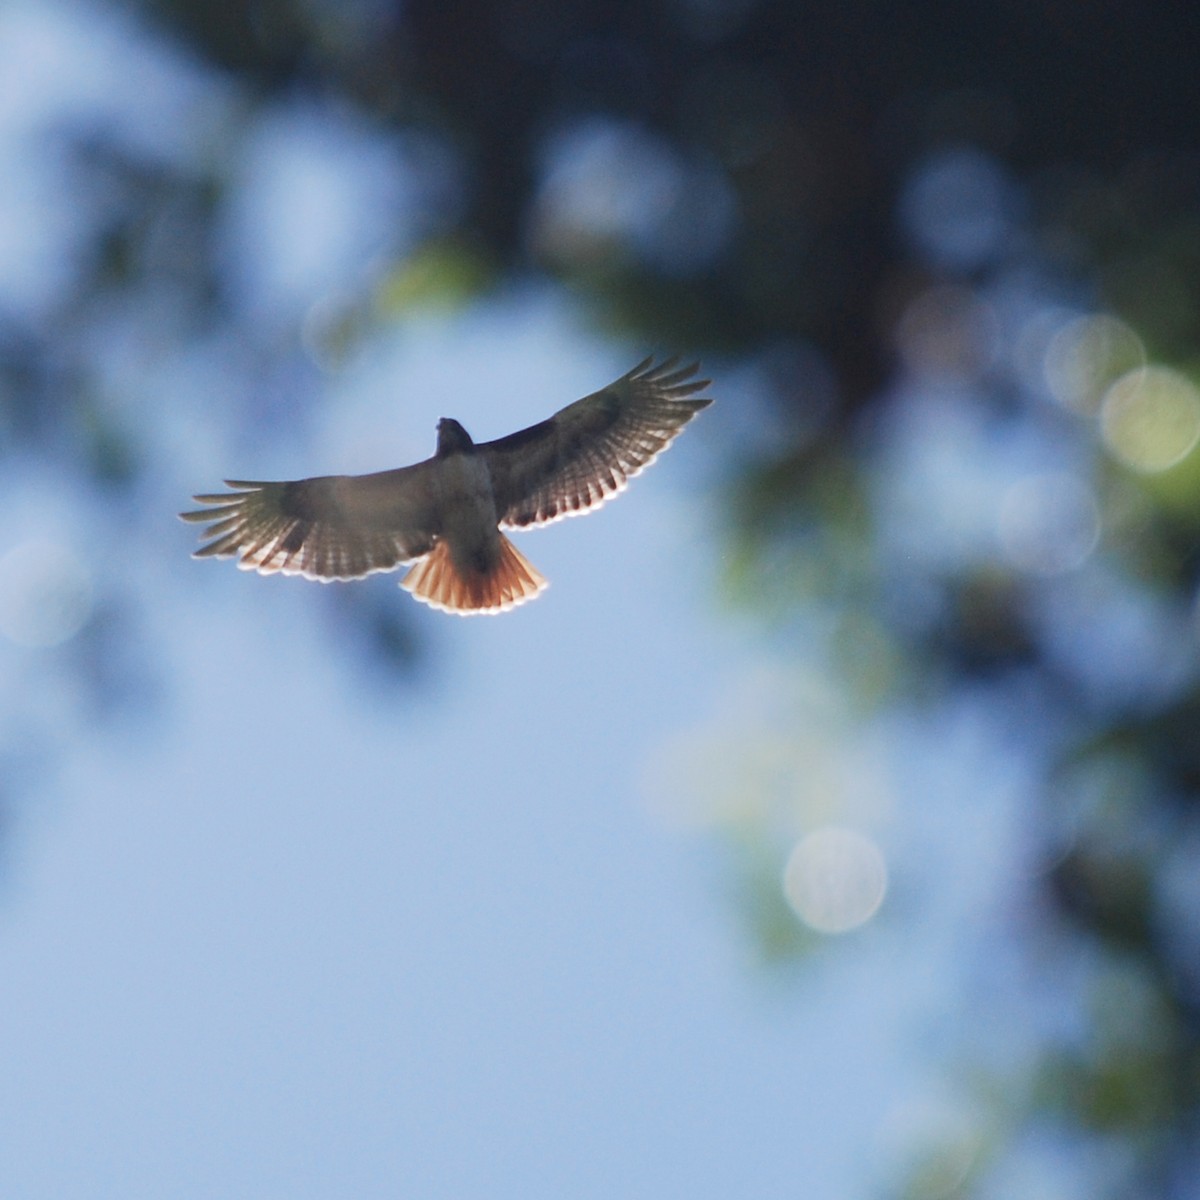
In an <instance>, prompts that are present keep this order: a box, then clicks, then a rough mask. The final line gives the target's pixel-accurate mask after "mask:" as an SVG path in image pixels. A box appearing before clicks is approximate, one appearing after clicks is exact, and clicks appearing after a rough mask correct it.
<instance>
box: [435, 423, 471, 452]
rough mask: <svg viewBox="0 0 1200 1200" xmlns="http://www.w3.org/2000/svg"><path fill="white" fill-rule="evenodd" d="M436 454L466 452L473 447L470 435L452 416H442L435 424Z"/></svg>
mask: <svg viewBox="0 0 1200 1200" xmlns="http://www.w3.org/2000/svg"><path fill="white" fill-rule="evenodd" d="M437 435H438V439H437V456H438V458H445V457H446V455H447V454H467V453H469V452H470V451H471V450H473V449H474V448H475V443H474V442H473V441H471V435H470V434H469V433H468V432H467V431H466V430H465V429H464V428H463V427H462V426H461V425H460V424H459V423H458V422H457V421H456V420H455V419H454V418H453V417H443V418H442V419H441V420H440V421H439V422H438V425H437Z"/></svg>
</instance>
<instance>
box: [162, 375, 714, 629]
mask: <svg viewBox="0 0 1200 1200" xmlns="http://www.w3.org/2000/svg"><path fill="white" fill-rule="evenodd" d="M678 364H679V360H678V359H677V358H671V359H668V360H667V361H666V362H663V363H660V364H659V365H658V366H655V365H654V360H653V359H652V358H647V359H646V360H645V361H644V362H641V363H639V364H638V365H637V366H636V367H634V368H633V370H632V371H630V372H629V373H628V374H626V375H622V376H621V378H620V379H618V380H616V381H615V382H614V383H611V384H609V385H608V387H606V388H602V389H601V390H600V391H598V392H594V393H593V394H592V395H590V396H585V397H584V398H583V399H582V400H576V401H575V403H574V404H569V405H567V407H566V408H564V409H561V410H560V411H559V412H557V413H555V414H554V416H552V417H550V418H549V419H548V420H545V421H541V422H540V423H539V424H537V425H531V426H530V427H529V428H528V429H522V430H521V431H520V432H518V433H512V434H509V435H508V437H502V438H498V439H497V440H496V441H493V442H482V443H480V444H479V445H476V443H475V442H473V441H472V440H471V436H470V434H468V433H467V431H466V430H465V429H464V428H463V427H462V426H461V425H460V424H459V423H458V422H457V421H455V420H452V419H451V418H449V417H443V418H442V419H441V420H440V421H439V422H438V426H437V450H436V451H435V453H434V455H433V457H432V458H427V459H426V460H425V461H424V462H419V463H414V464H413V465H412V466H410V467H399V468H397V469H396V470H393V471H379V472H377V473H375V474H373V475H322V476H318V477H316V478H313V479H298V480H295V481H292V482H288V483H261V482H249V481H245V480H235V479H227V480H226V481H225V485H226V487H228V488H230V489H231V490H230V491H228V492H215V493H208V494H201V495H198V496H195V497H193V498H194V499H195V500H196V501H197V502H198V503H200V504H203V505H206V506H207V507H205V508H202V509H200V510H199V511H196V512H185V513H180V514H179V515H180V517H182V518H183V520H185V521H195V522H199V523H201V524H207V525H208V528H207V529H205V530H204V531H203V533H202V537H203V538H207V539H211V540H209V541H207V542H206V544H205V545H203V546H201V547H200V549H199V550H197V551H196V552H195V554H194V555H193V557H195V558H237V560H238V566H239V567H241V568H242V569H243V570H246V571H258V572H259V574H261V575H272V574H274V573H275V572H277V571H281V572H282V573H283V574H284V575H303V576H304V577H305V578H306V579H317V580H320V581H321V582H323V583H328V582H330V581H332V580H335V579H361V578H362V577H363V576H364V575H370V574H372V573H373V572H375V571H393V570H395V569H396V568H397V567H401V566H404V565H405V564H407V563H414V564H415V565H414V566H413V567H412V569H411V570H410V571H409V572H408V573H407V574H406V575H405V577H404V578H403V579H402V580H401V581H400V586H401V587H403V588H406V589H407V590H408V591H410V592H411V593H412V594H413V595H414V596H415V597H416V598H417V599H418V600H421V601H423V602H424V603H425V604H429V605H431V606H432V607H434V608H437V609H441V610H442V611H444V612H452V613H458V614H459V615H461V616H470V615H472V614H475V613H499V612H504V611H505V610H506V609H509V608H513V607H515V606H516V605H518V604H523V603H525V601H526V600H532V599H533V598H534V597H535V596H536V595H537V594H538V593H539V592H540V591H542V589H543V588H544V587H545V586H546V580H545V579H544V578H543V577H542V575H541V574H540V573H539V572H538V570H537V568H536V567H534V566H533V565H532V564H531V563H530V562H529V561H528V560H527V559H526V558H525V556H524V555H523V554H521V553H520V551H518V550H517V548H516V546H514V545H513V544H512V542H511V541H509V539H508V538H506V537H505V536H504V534H503V533H501V532H500V531H501V530H502V529H524V528H527V527H529V526H532V525H546V524H549V523H550V522H551V521H557V520H560V519H561V518H563V517H574V516H578V515H579V514H580V513H585V512H590V511H592V510H593V509H596V508H599V507H600V505H601V504H603V503H604V502H605V501H606V500H607V499H608V498H609V497H610V496H615V495H616V494H617V493H618V492H620V491H622V490H623V489H624V488H625V485H626V484H627V483H628V481H629V480H630V479H632V478H633V476H634V475H637V474H638V473H639V472H640V471H642V470H644V469H645V468H646V467H648V466H649V465H650V464H651V463H652V462H653V461H654V460H655V459H656V458H657V457H658V456H659V454H661V453H662V452H663V451H664V450H665V449H666V448H667V447H668V446H669V445H670V444H671V442H672V441H674V439H675V438H676V437H677V436H678V435H679V433H680V431H681V430H682V429H683V427H684V426H685V425H686V424H687V423H688V422H689V421H690V420H691V419H692V418H693V417H694V416H695V415H696V414H697V413H698V412H699V411H700V410H701V409H702V408H707V407H708V406H709V405H710V404H711V403H712V398H711V397H708V396H700V397H697V396H696V393H697V392H700V391H703V390H704V389H705V388H706V387H707V386H708V382H709V381H708V380H707V379H696V378H695V375H696V373H697V371H698V370H699V365H698V364H695V363H693V364H692V365H691V366H689V367H680V366H679V365H678Z"/></svg>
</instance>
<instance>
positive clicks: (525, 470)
mask: <svg viewBox="0 0 1200 1200" xmlns="http://www.w3.org/2000/svg"><path fill="white" fill-rule="evenodd" d="M652 362H653V360H652V359H649V358H648V359H646V360H645V361H644V362H641V363H639V364H638V365H637V366H636V367H634V368H633V370H632V371H630V372H629V373H628V374H627V375H622V376H621V378H620V379H618V380H616V381H615V382H614V383H611V384H609V386H608V387H606V388H603V389H602V390H600V391H598V392H595V393H593V394H592V395H590V396H585V397H584V398H583V399H582V400H576V401H575V403H574V404H569V405H567V407H566V408H564V409H562V410H561V411H560V412H558V413H556V414H555V415H554V416H552V417H551V418H550V419H549V420H546V421H542V422H540V423H539V424H537V425H531V426H530V427H529V428H528V429H522V430H521V431H520V432H519V433H513V434H509V436H508V437H503V438H499V439H497V440H496V441H494V442H485V443H483V445H481V446H480V447H479V452H480V453H481V454H482V455H483V456H484V457H485V459H486V461H487V465H488V469H489V471H490V472H491V476H492V492H493V495H494V497H495V501H496V513H497V515H498V516H499V518H500V524H501V527H504V528H510V529H512V528H520V527H521V526H525V525H544V524H546V523H547V522H549V521H557V520H559V519H560V518H561V517H572V516H575V515H577V514H579V513H583V512H587V511H588V510H589V509H592V508H596V507H598V506H599V505H601V504H603V503H604V501H605V500H607V499H608V498H609V497H610V496H614V495H616V493H617V492H619V491H621V490H622V489H623V488H624V487H625V484H626V483H627V482H628V481H629V480H630V479H632V478H633V476H634V475H636V474H637V473H638V472H639V471H642V470H644V469H645V468H646V467H648V466H649V465H650V464H651V463H652V462H653V461H654V460H655V459H656V458H657V457H658V456H659V454H661V453H662V452H663V451H664V450H665V449H666V448H667V447H668V446H669V445H670V444H671V442H672V441H674V439H675V438H676V437H677V436H678V435H679V433H680V431H681V430H682V429H683V427H684V426H685V425H686V424H687V423H688V422H689V421H690V420H691V419H692V418H693V417H694V416H695V415H696V414H697V413H698V412H699V411H700V410H701V409H702V408H707V407H708V406H709V405H710V404H711V403H712V398H711V397H707V396H705V397H700V398H699V399H689V397H691V396H693V395H694V394H695V393H696V392H699V391H702V390H703V389H704V388H706V387H707V386H708V380H707V379H693V376H694V375H695V374H696V372H697V371H698V370H699V366H698V364H695V363H693V364H692V366H690V367H682V368H679V369H676V367H677V364H678V362H679V360H678V359H677V358H672V359H668V360H667V361H666V362H664V363H661V364H660V365H659V366H657V367H655V366H652V365H651V363H652Z"/></svg>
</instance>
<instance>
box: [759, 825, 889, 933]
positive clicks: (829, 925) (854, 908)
mask: <svg viewBox="0 0 1200 1200" xmlns="http://www.w3.org/2000/svg"><path fill="white" fill-rule="evenodd" d="M783 891H784V895H786V896H787V901H788V903H789V904H790V905H791V906H792V909H793V911H794V912H795V913H796V915H797V916H798V917H799V918H800V919H801V920H802V921H803V922H804V923H805V924H806V925H808V926H810V927H811V928H812V929H815V930H817V932H818V933H846V932H847V931H849V930H851V929H856V928H857V927H858V926H859V925H862V924H864V923H865V922H867V921H869V920H870V919H871V918H872V917H873V916H874V915H875V913H876V912H877V911H878V910H879V906H880V904H882V903H883V897H884V894H885V893H886V891H887V863H886V862H885V860H884V857H883V854H882V852H881V851H880V849H879V847H878V846H876V844H875V843H874V842H873V841H872V840H871V839H870V838H868V837H866V836H865V835H863V834H861V833H857V832H856V831H855V830H853V829H839V828H834V827H829V828H825V829H817V830H814V831H813V832H812V833H810V834H808V835H806V836H805V837H803V838H801V839H800V841H799V842H797V843H796V846H795V848H794V849H793V850H792V853H791V854H790V855H789V856H788V861H787V866H786V867H785V868H784V871H783Z"/></svg>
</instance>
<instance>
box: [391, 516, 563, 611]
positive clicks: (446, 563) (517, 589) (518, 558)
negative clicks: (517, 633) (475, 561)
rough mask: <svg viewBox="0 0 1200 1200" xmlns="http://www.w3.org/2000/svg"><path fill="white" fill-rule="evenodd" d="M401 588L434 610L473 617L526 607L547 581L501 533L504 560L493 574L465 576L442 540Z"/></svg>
mask: <svg viewBox="0 0 1200 1200" xmlns="http://www.w3.org/2000/svg"><path fill="white" fill-rule="evenodd" d="M400 586H401V587H402V588H404V589H405V590H406V591H409V592H412V594H413V596H415V597H416V598H417V599H418V600H420V601H422V603H424V604H428V605H430V606H431V607H432V608H438V609H441V610H442V612H449V613H457V614H458V615H459V616H460V617H471V616H475V615H477V614H479V613H500V612H504V611H505V610H506V609H510V608H515V607H516V606H517V605H518V604H524V603H525V601H526V600H532V599H533V598H534V597H535V596H536V595H537V594H538V593H539V592H540V591H542V590H543V589H544V588H545V587H546V580H545V578H544V577H543V576H542V574H541V572H539V571H538V569H537V568H536V567H535V566H534V565H533V564H532V563H531V562H530V561H529V560H528V559H527V558H526V557H525V556H524V555H523V554H522V553H521V552H520V551H519V550H518V549H517V548H516V546H514V545H513V544H512V542H510V541H509V540H508V538H506V537H505V536H504V535H503V534H501V535H500V557H499V559H498V560H497V562H496V565H495V566H494V567H493V568H492V569H491V570H490V571H488V572H486V573H482V572H471V573H467V574H464V573H463V572H461V571H459V569H458V568H457V567H456V566H455V565H454V560H453V559H452V558H451V557H450V549H449V547H448V546H447V544H446V543H445V542H444V541H439V542H438V543H437V545H436V546H434V548H433V550H432V551H431V552H430V553H429V554H428V555H427V556H426V557H425V558H423V559H421V561H420V562H419V563H417V565H416V566H415V567H413V568H412V570H411V571H409V573H408V574H407V575H405V577H404V578H403V579H402V580H401V581H400Z"/></svg>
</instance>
